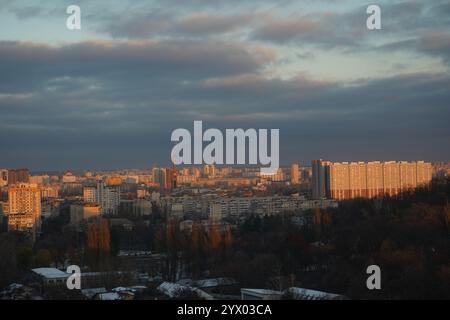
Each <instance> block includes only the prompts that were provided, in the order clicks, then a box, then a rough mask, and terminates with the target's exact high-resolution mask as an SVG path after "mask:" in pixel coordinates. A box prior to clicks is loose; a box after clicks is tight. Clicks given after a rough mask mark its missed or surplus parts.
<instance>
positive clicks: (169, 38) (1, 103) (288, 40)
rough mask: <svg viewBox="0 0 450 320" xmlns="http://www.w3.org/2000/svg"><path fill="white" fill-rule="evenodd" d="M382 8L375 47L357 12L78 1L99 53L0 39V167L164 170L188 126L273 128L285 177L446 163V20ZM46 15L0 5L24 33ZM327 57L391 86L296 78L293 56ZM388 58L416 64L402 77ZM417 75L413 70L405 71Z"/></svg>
mask: <svg viewBox="0 0 450 320" xmlns="http://www.w3.org/2000/svg"><path fill="white" fill-rule="evenodd" d="M69 2H70V1H65V0H64V1H63V2H61V3H63V4H64V5H65V4H68V3H69ZM380 2H381V5H382V17H383V20H382V21H383V30H382V31H380V32H378V33H374V32H370V31H368V30H367V29H366V28H365V19H366V14H365V9H366V4H362V3H360V2H357V1H351V0H343V1H332V0H321V1H314V4H310V5H311V8H319V9H318V10H317V11H316V10H315V9H311V10H303V9H304V8H308V9H309V5H308V4H309V2H298V1H282V2H277V3H274V2H271V1H251V0H239V1H237V0H232V1H226V2H225V1H210V0H155V1H133V2H131V1H130V2H128V1H125V2H124V1H118V0H117V1H113V2H96V3H94V2H92V1H87V0H82V1H78V4H81V5H82V7H83V17H84V19H86V21H88V24H89V26H88V27H87V28H88V29H89V30H90V31H91V32H92V31H95V32H94V34H96V35H98V38H103V39H99V40H89V41H80V42H74V43H65V44H59V45H50V44H47V43H45V41H40V40H39V39H36V40H33V41H32V42H23V41H1V38H0V119H1V121H0V147H1V150H2V152H1V153H0V167H4V166H6V167H19V166H26V167H30V168H32V169H64V168H73V169H82V168H118V167H141V168H144V167H149V166H151V165H153V164H156V163H159V164H164V165H165V164H168V163H169V160H170V159H169V155H170V149H171V146H172V144H171V142H170V134H171V132H172V130H174V129H176V128H180V127H185V128H188V129H191V128H192V124H193V121H194V120H203V121H204V126H205V127H218V128H221V129H224V128H238V127H243V128H249V127H255V128H268V129H270V128H279V129H280V134H281V155H280V160H281V162H282V163H289V162H291V161H300V162H308V161H310V160H311V159H313V158H319V157H323V158H329V159H332V160H370V159H385V160H388V159H426V160H448V159H449V158H450V150H449V149H448V147H447V146H448V142H449V138H450V127H449V126H448V123H447V122H448V119H449V116H450V108H449V101H450V90H449V88H450V76H449V75H448V66H449V65H450V64H449V63H450V33H449V31H448V30H450V29H449V27H450V15H449V14H448V13H449V12H450V5H449V3H448V1H446V0H435V1H412V0H411V1H409V0H408V1H406V0H405V1H403V0H396V1H389V2H388V1H380ZM109 3H112V4H111V5H109ZM318 3H319V4H322V5H323V4H329V5H332V8H334V9H330V10H326V9H324V8H325V7H324V6H322V7H320V6H319V5H317V4H318ZM63 4H61V6H63ZM298 4H300V5H298ZM338 4H342V7H343V8H345V10H344V9H342V10H335V9H336V7H337V5H338ZM294 9H295V10H294ZM55 10H56V9H55V7H54V6H52V5H49V4H48V2H47V1H40V2H36V3H31V2H28V1H18V2H16V1H3V2H0V13H2V12H8V13H9V14H13V15H14V16H15V17H16V18H17V19H18V20H20V21H28V20H32V19H52V18H54V16H55V14H57V15H60V14H61V12H60V10H59V9H58V10H59V11H57V10H56V11H57V12H56V11H55ZM55 12H56V13H55ZM93 21H95V22H93ZM91 35H92V34H91ZM18 40H20V39H18ZM324 52H325V53H327V54H329V56H330V57H333V54H335V55H334V56H335V57H336V56H338V57H342V55H344V56H345V55H346V54H347V53H351V54H352V55H353V57H357V56H358V55H365V54H368V53H370V52H374V53H379V54H380V55H381V58H377V57H375V56H371V57H370V58H367V57H366V60H365V61H366V62H367V63H368V64H370V63H371V60H370V59H372V58H373V59H374V65H373V66H376V65H381V64H380V60H383V59H386V60H389V61H386V62H387V63H388V64H390V63H392V65H394V63H397V65H398V67H399V70H401V73H398V74H396V73H395V72H391V73H390V75H389V76H384V77H380V76H378V77H377V78H374V74H376V73H373V74H372V75H366V74H365V73H364V70H361V79H360V80H350V78H351V79H353V78H354V77H353V76H352V77H349V79H348V80H342V79H341V80H332V79H334V78H333V75H334V70H330V77H329V78H325V79H324V78H323V77H322V78H319V77H318V76H317V75H315V74H314V72H309V71H310V70H316V69H315V68H311V69H310V70H308V69H307V70H304V71H305V72H303V73H302V72H301V70H300V71H295V70H299V69H301V68H302V67H303V66H302V65H301V66H300V67H299V65H297V64H296V61H295V58H292V56H296V57H297V58H298V62H301V63H303V65H304V64H305V63H304V61H305V60H308V63H320V62H321V61H323V60H320V58H321V57H320V56H321V54H323V53H324ZM391 53H392V54H393V55H394V53H401V54H402V57H409V58H410V59H411V60H410V61H404V65H406V67H403V68H402V69H401V67H402V60H401V59H398V58H397V60H396V59H394V57H392V61H391V60H390V59H391V56H390V54H391ZM393 55H392V56H393ZM311 57H312V58H313V59H311ZM316 59H317V60H316ZM377 59H378V60H377ZM414 59H417V61H419V60H420V62H421V64H420V66H422V68H415V69H411V70H408V66H411V64H414V62H415V61H416V60H414ZM283 61H288V62H289V63H286V65H284V64H283ZM337 61H339V60H337ZM424 61H425V62H424ZM430 61H431V62H430ZM442 61H443V62H444V63H442ZM327 62H328V61H327ZM375 62H376V64H375ZM426 63H430V64H431V63H436V65H439V66H441V65H442V67H443V68H444V67H446V66H447V68H446V69H443V70H442V72H438V71H437V68H436V67H433V68H432V67H430V68H427V64H426ZM299 64H300V63H299ZM290 66H292V67H293V68H294V69H295V70H293V71H291V70H287V71H288V72H287V73H286V74H288V76H285V75H286V74H284V72H285V71H284V69H289V67H290ZM373 66H371V67H373ZM307 67H308V66H305V68H307ZM339 67H341V66H339ZM412 70H416V71H412ZM417 70H420V72H418V71H417ZM358 71H359V70H356V72H358ZM399 72H400V71H399ZM353 74H354V73H353ZM379 74H381V72H380V73H379Z"/></svg>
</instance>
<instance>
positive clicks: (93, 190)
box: [83, 181, 120, 215]
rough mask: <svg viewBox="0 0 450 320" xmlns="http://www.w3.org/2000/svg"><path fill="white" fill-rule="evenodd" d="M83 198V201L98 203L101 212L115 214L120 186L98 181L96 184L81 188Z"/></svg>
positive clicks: (116, 212) (118, 203)
mask: <svg viewBox="0 0 450 320" xmlns="http://www.w3.org/2000/svg"><path fill="white" fill-rule="evenodd" d="M83 199H84V202H87V203H96V204H98V205H99V206H100V207H101V210H102V214H109V215H117V214H118V212H119V205H120V187H118V186H106V184H105V183H104V182H103V181H98V182H97V185H96V186H87V187H84V188H83Z"/></svg>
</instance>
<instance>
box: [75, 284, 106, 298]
mask: <svg viewBox="0 0 450 320" xmlns="http://www.w3.org/2000/svg"><path fill="white" fill-rule="evenodd" d="M106 292H108V290H106V288H103V287H102V288H89V289H82V290H81V293H82V294H83V295H84V296H85V297H87V298H89V299H92V298H93V297H94V296H95V295H96V294H97V293H106Z"/></svg>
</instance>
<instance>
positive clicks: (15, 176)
mask: <svg viewBox="0 0 450 320" xmlns="http://www.w3.org/2000/svg"><path fill="white" fill-rule="evenodd" d="M29 182H30V170H28V169H11V170H8V185H14V184H16V183H29Z"/></svg>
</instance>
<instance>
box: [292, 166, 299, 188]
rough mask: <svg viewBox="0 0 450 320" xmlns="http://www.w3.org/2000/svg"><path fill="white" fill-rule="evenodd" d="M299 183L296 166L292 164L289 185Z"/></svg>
mask: <svg viewBox="0 0 450 320" xmlns="http://www.w3.org/2000/svg"><path fill="white" fill-rule="evenodd" d="M299 181H300V180H299V171H298V164H296V163H293V164H292V165H291V184H298V183H299Z"/></svg>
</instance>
